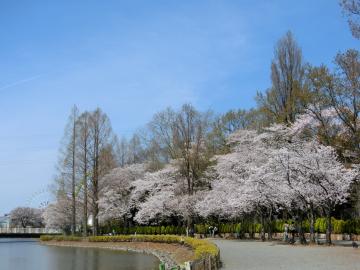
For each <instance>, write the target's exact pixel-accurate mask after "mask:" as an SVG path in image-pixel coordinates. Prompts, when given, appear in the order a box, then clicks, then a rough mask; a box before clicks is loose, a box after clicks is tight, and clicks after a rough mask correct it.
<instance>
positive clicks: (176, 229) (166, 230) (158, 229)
mask: <svg viewBox="0 0 360 270" xmlns="http://www.w3.org/2000/svg"><path fill="white" fill-rule="evenodd" d="M106 231H108V232H109V233H110V232H111V233H112V232H113V231H114V232H115V233H116V234H135V233H136V234H150V235H167V234H173V235H184V234H186V228H185V227H180V226H134V227H130V228H129V227H117V226H114V227H113V228H111V227H110V228H108V230H106Z"/></svg>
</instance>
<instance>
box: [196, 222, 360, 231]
mask: <svg viewBox="0 0 360 270" xmlns="http://www.w3.org/2000/svg"><path fill="white" fill-rule="evenodd" d="M291 222H293V221H292V220H274V221H273V222H272V223H271V224H266V225H265V231H267V230H268V229H269V228H268V226H271V231H272V232H274V233H276V232H284V225H285V223H288V224H290V223H291ZM331 222H332V233H335V234H345V233H346V234H351V233H353V234H360V219H349V220H340V219H335V218H332V219H331ZM209 226H210V225H209V224H197V225H195V232H196V233H199V234H208V233H209V230H208V228H209ZM217 226H218V233H220V234H224V233H238V234H242V233H260V232H261V228H262V226H261V224H259V223H251V222H247V221H245V222H241V223H221V224H219V225H217ZM314 227H315V228H314V229H315V232H319V233H326V229H327V222H326V218H318V219H316V221H315V224H314ZM302 228H303V230H304V232H310V222H309V221H308V220H304V221H303V223H302Z"/></svg>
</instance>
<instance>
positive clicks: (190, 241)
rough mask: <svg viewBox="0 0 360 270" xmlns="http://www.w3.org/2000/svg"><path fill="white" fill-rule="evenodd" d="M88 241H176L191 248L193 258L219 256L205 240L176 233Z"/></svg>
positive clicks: (94, 238)
mask: <svg viewBox="0 0 360 270" xmlns="http://www.w3.org/2000/svg"><path fill="white" fill-rule="evenodd" d="M89 242H155V243H168V244H171V243H178V244H184V245H186V246H188V247H190V248H192V249H193V250H194V252H195V259H201V258H203V257H204V256H207V255H210V256H212V257H218V256H219V249H218V248H217V246H216V245H215V244H213V243H210V242H209V241H207V240H200V239H195V238H191V237H181V236H176V235H116V236H93V237H89Z"/></svg>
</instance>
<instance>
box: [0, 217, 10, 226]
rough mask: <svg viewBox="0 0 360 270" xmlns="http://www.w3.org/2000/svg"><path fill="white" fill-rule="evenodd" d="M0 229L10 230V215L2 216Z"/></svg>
mask: <svg viewBox="0 0 360 270" xmlns="http://www.w3.org/2000/svg"><path fill="white" fill-rule="evenodd" d="M0 228H6V229H8V228H10V215H4V216H0Z"/></svg>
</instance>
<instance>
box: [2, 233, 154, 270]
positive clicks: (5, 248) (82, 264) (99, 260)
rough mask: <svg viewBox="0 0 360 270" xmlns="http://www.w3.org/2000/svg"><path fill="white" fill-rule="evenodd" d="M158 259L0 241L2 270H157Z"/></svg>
mask: <svg viewBox="0 0 360 270" xmlns="http://www.w3.org/2000/svg"><path fill="white" fill-rule="evenodd" d="M158 267H159V261H158V259H157V258H155V257H154V256H151V255H144V254H140V253H133V252H123V251H113V250H105V249H95V248H70V247H49V246H43V245H40V244H39V243H38V241H37V240H36V239H5V238H0V269H1V270H115V269H116V270H155V269H158Z"/></svg>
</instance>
